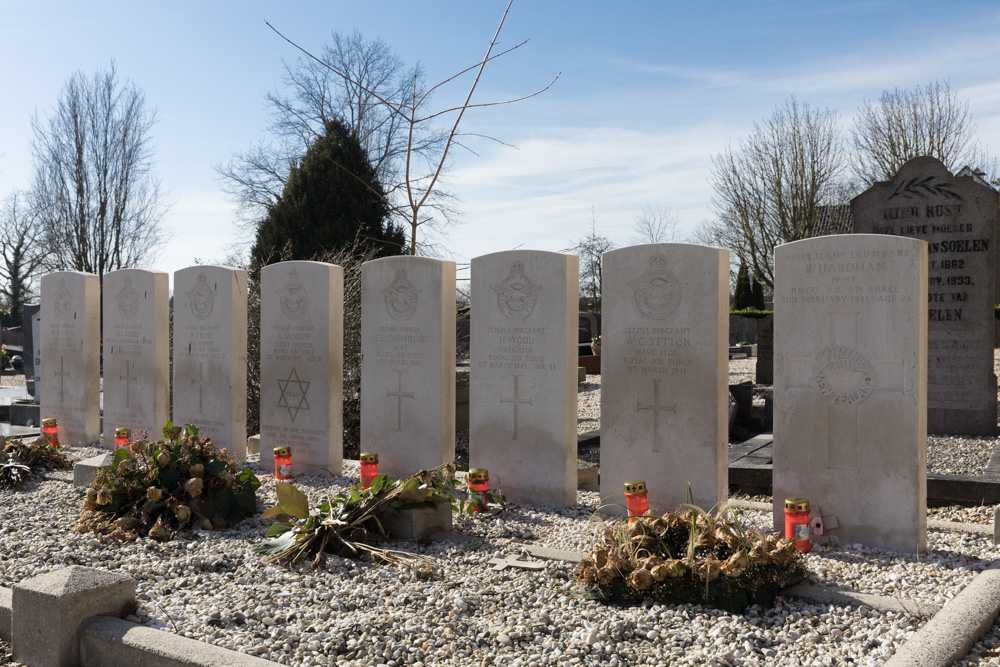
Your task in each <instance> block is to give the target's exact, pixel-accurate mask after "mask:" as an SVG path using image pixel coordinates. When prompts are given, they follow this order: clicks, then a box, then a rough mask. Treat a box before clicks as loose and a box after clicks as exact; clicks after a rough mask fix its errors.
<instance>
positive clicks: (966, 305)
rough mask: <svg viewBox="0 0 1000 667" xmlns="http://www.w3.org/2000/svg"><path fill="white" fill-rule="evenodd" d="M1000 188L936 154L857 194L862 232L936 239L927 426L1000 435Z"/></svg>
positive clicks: (932, 245) (854, 205)
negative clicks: (997, 349) (998, 323)
mask: <svg viewBox="0 0 1000 667" xmlns="http://www.w3.org/2000/svg"><path fill="white" fill-rule="evenodd" d="M997 198H998V195H997V192H996V190H994V189H993V188H991V187H989V186H986V185H983V184H981V183H979V182H977V181H976V180H975V179H974V178H972V177H971V176H964V177H956V176H953V175H952V174H951V172H949V171H948V169H947V168H946V167H945V166H944V165H943V164H941V162H940V161H938V160H937V159H935V158H932V157H918V158H914V159H913V160H910V161H909V162H907V163H906V164H904V165H903V167H902V168H901V169H900V170H899V173H898V174H896V177H895V178H894V179H893V180H891V181H886V182H882V183H876V184H875V185H873V186H872V187H871V188H869V189H868V190H866V191H865V192H864V193H862V194H860V195H858V196H857V197H855V198H854V199H853V200H852V201H851V215H852V216H853V217H854V231H855V232H859V233H874V234H893V235H896V236H907V237H911V238H918V239H922V240H924V241H927V243H928V252H929V257H930V259H929V263H930V266H929V271H930V273H929V275H928V278H927V280H928V294H927V300H928V303H927V315H928V322H929V323H928V333H927V335H928V340H927V351H928V354H929V357H928V368H927V385H928V386H927V430H928V432H929V433H939V434H948V435H985V436H995V435H997V378H996V375H995V374H994V372H993V327H994V324H995V318H994V308H993V306H994V303H993V301H994V299H993V293H994V288H993V281H994V274H995V266H994V264H995V247H994V242H995V239H994V228H995V224H996V215H997Z"/></svg>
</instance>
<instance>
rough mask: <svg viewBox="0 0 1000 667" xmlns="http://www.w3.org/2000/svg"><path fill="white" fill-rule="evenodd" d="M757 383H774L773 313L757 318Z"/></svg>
mask: <svg viewBox="0 0 1000 667" xmlns="http://www.w3.org/2000/svg"><path fill="white" fill-rule="evenodd" d="M757 384H774V315H768V316H767V317H762V318H760V319H759V320H757Z"/></svg>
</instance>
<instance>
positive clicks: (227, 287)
mask: <svg viewBox="0 0 1000 667" xmlns="http://www.w3.org/2000/svg"><path fill="white" fill-rule="evenodd" d="M246 420H247V273H246V271H243V270H241V269H233V268H230V267H228V266H191V267H188V268H186V269H181V270H180V271H177V272H175V273H174V419H173V421H174V424H176V425H178V426H179V425H182V424H195V425H196V426H198V428H199V429H200V432H201V434H202V435H204V436H208V437H210V438H212V440H213V441H214V442H215V444H216V447H218V448H219V449H223V448H225V449H228V450H229V452H230V454H232V455H233V456H234V457H235V458H236V460H239V461H242V460H243V459H245V458H246V447H247V435H246V431H247V426H246V424H247V421H246Z"/></svg>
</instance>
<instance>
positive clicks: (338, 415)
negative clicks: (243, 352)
mask: <svg viewBox="0 0 1000 667" xmlns="http://www.w3.org/2000/svg"><path fill="white" fill-rule="evenodd" d="M343 351H344V270H343V269H342V268H341V267H339V266H336V265H334V264H326V263H324V262H300V261H296V262H279V263H277V264H270V265H268V266H265V267H264V268H263V269H262V270H261V285H260V463H261V466H262V467H263V468H264V470H265V471H266V472H271V473H273V472H274V448H275V447H279V446H289V447H291V448H292V471H293V473H310V472H317V471H326V472H330V473H332V474H334V475H340V474H341V470H342V467H343V460H344V427H343V414H344V409H343V407H344V399H343V396H344V354H343Z"/></svg>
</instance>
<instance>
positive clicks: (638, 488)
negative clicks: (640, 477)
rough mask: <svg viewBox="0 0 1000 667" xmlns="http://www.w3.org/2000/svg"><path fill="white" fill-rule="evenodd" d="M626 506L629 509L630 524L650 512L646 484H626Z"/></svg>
mask: <svg viewBox="0 0 1000 667" xmlns="http://www.w3.org/2000/svg"><path fill="white" fill-rule="evenodd" d="M625 506H626V507H628V522H629V523H632V522H633V521H635V520H636V519H638V518H639V517H640V516H642V515H643V514H645V513H646V512H648V511H649V494H648V492H647V491H646V482H625Z"/></svg>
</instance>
